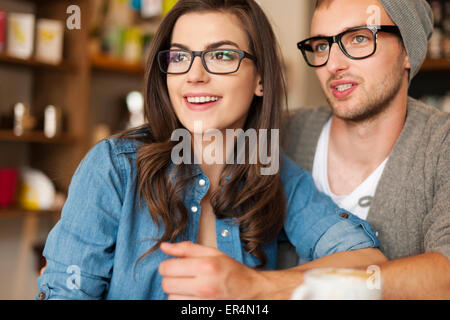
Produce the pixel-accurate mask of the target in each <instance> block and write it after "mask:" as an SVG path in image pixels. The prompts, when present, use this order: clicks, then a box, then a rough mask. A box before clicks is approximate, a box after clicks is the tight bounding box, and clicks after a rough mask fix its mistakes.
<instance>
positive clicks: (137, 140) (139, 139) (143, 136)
mask: <svg viewBox="0 0 450 320" xmlns="http://www.w3.org/2000/svg"><path fill="white" fill-rule="evenodd" d="M149 139H150V134H149V132H148V130H147V129H146V128H136V129H132V130H129V131H126V132H123V133H119V134H117V135H114V136H111V137H109V138H106V139H103V140H101V141H99V142H97V143H96V144H95V146H94V147H92V149H91V151H90V152H91V153H99V152H100V154H104V155H108V154H109V155H112V156H118V155H120V154H137V152H138V150H139V147H140V146H141V145H143V144H144V143H146V142H148V141H147V140H149ZM105 151H106V152H105Z"/></svg>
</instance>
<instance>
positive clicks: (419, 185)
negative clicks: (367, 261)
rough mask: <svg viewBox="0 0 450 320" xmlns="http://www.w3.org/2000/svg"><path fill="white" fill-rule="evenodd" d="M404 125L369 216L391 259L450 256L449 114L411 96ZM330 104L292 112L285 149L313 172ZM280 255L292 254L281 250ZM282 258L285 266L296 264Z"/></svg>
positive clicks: (382, 245)
mask: <svg viewBox="0 0 450 320" xmlns="http://www.w3.org/2000/svg"><path fill="white" fill-rule="evenodd" d="M407 110H408V111H407V118H406V123H405V126H404V128H403V130H402V132H401V134H400V137H399V138H398V140H397V142H396V144H395V146H394V149H393V150H392V153H391V155H390V158H389V160H388V162H387V164H386V167H385V170H384V172H383V175H382V177H381V180H380V181H379V184H378V187H377V190H376V194H375V199H374V201H373V202H372V206H371V208H370V211H369V214H368V217H367V220H368V221H369V222H370V223H371V225H372V227H373V229H374V230H375V231H376V232H378V237H379V239H380V242H381V248H380V249H381V251H382V252H383V253H384V254H385V255H386V257H388V259H397V258H401V257H406V256H412V255H417V254H421V253H425V252H440V253H442V254H443V255H445V256H446V257H447V258H448V259H450V114H448V113H444V112H440V111H438V110H437V109H436V108H433V107H429V106H426V105H424V104H423V103H421V102H419V101H417V100H414V99H412V98H409V99H408V109H407ZM330 117H331V110H330V109H329V108H323V107H321V108H303V109H299V110H296V111H291V113H290V116H289V122H288V123H287V124H286V125H287V130H286V131H285V133H287V134H284V135H283V139H284V141H283V146H284V151H285V152H286V153H287V154H288V155H289V156H290V157H291V158H293V159H294V160H295V161H296V162H297V163H298V164H299V165H301V166H302V167H304V168H305V169H307V170H308V171H310V172H311V171H312V166H313V161H314V154H315V151H316V146H317V142H318V139H319V136H320V133H321V131H322V128H323V126H324V125H325V123H326V122H327V121H328V120H329V118H330ZM280 255H281V260H286V259H289V258H288V256H286V252H284V253H283V250H281V252H280ZM290 259H291V260H290V261H291V263H289V262H287V264H286V261H284V262H283V261H281V263H280V266H289V265H292V261H293V260H292V256H291V258H290Z"/></svg>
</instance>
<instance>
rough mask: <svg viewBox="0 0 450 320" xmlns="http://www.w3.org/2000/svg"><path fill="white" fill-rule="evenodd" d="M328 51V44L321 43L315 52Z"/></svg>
mask: <svg viewBox="0 0 450 320" xmlns="http://www.w3.org/2000/svg"><path fill="white" fill-rule="evenodd" d="M327 50H328V43H319V44H317V45H315V46H314V51H315V52H324V51H327Z"/></svg>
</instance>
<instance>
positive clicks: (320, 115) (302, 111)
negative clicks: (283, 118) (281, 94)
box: [287, 106, 331, 122]
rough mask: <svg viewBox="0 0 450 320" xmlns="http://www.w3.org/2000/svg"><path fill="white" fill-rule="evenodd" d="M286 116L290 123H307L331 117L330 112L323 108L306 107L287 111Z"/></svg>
mask: <svg viewBox="0 0 450 320" xmlns="http://www.w3.org/2000/svg"><path fill="white" fill-rule="evenodd" d="M287 116H288V118H289V119H290V122H299V121H302V122H308V121H310V120H311V119H328V118H329V117H330V116H331V110H330V108H328V107H324V106H306V107H302V108H298V109H293V110H289V113H287Z"/></svg>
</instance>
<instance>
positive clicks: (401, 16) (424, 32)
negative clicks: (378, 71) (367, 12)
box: [379, 0, 433, 82]
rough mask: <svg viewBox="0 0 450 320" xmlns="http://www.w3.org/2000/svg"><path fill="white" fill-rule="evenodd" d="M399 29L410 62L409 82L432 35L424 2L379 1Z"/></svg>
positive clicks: (425, 2)
mask: <svg viewBox="0 0 450 320" xmlns="http://www.w3.org/2000/svg"><path fill="white" fill-rule="evenodd" d="M379 1H380V2H381V4H382V5H383V7H384V9H385V10H386V12H387V13H388V15H389V16H390V17H391V19H392V20H393V21H394V23H395V24H396V25H397V27H398V28H399V29H400V33H401V34H402V38H403V43H404V45H405V48H406V52H407V53H408V57H409V60H410V62H411V73H410V76H409V81H410V82H411V80H412V79H413V78H414V76H415V75H416V74H417V73H418V72H419V70H420V67H421V66H422V64H423V62H424V60H425V57H426V55H427V50H428V40H430V38H431V34H432V33H433V13H432V12H431V8H430V5H429V4H428V3H427V1H426V0H379Z"/></svg>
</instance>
